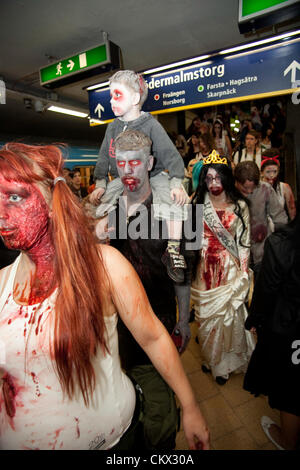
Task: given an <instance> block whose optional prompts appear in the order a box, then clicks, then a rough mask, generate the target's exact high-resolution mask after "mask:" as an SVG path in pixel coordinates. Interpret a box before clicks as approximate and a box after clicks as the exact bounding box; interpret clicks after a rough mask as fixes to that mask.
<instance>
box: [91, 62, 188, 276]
mask: <svg viewBox="0 0 300 470" xmlns="http://www.w3.org/2000/svg"><path fill="white" fill-rule="evenodd" d="M110 95H111V100H110V102H111V108H112V111H113V113H114V115H115V116H116V119H115V120H114V121H113V122H112V123H110V124H109V125H108V127H107V130H106V133H105V136H104V140H103V142H102V145H101V148H100V152H99V158H98V161H97V164H96V167H95V172H94V177H95V180H96V189H95V190H94V191H93V193H92V194H91V195H90V201H91V202H92V203H93V204H95V205H98V204H99V203H100V200H101V203H102V204H104V205H106V204H111V205H112V206H114V204H115V203H116V201H117V199H118V197H119V196H120V194H121V193H122V191H123V185H122V183H123V182H122V181H121V180H120V179H119V177H118V171H117V166H116V154H115V140H116V138H117V136H118V135H119V134H120V133H122V132H124V131H125V130H126V129H133V130H137V131H139V132H143V133H144V134H146V135H147V136H148V137H149V138H150V139H151V141H152V148H151V154H152V155H153V157H154V160H153V165H152V168H151V172H150V183H151V187H152V191H153V200H154V204H155V208H156V209H155V210H156V215H157V217H159V218H160V219H161V220H165V221H166V223H167V228H168V235H169V241H168V244H167V248H166V251H165V253H164V256H163V263H164V264H165V265H166V268H167V272H168V275H169V276H170V278H171V279H172V280H173V281H175V282H184V269H185V268H186V263H185V260H184V257H183V255H182V254H181V253H180V242H181V237H182V222H183V220H185V219H186V217H187V211H186V209H185V208H184V207H182V206H184V204H185V203H187V202H189V199H188V196H187V194H186V192H185V190H184V189H183V187H182V181H183V179H184V163H183V159H182V157H181V156H180V154H179V153H178V151H177V149H176V147H175V145H174V144H173V142H172V141H171V139H170V138H169V136H168V134H167V133H166V131H165V130H164V128H163V127H162V126H161V124H159V122H158V121H157V120H156V119H154V118H153V116H152V115H151V114H149V113H146V112H144V111H142V110H141V109H142V106H143V104H144V102H145V100H146V98H147V95H148V88H147V83H146V82H145V80H144V78H143V77H142V75H140V74H138V73H136V72H134V71H132V70H121V71H119V72H116V73H115V74H114V75H113V76H112V77H111V79H110ZM108 173H110V175H111V176H112V177H113V178H114V179H113V181H110V182H109V183H108ZM127 186H128V188H130V180H129V179H128V185H127ZM131 186H132V189H133V188H134V186H135V182H134V181H133V182H132V185H131ZM102 207H104V206H102ZM96 215H97V218H101V217H102V216H103V212H102V208H101V207H100V208H98V209H97V211H96Z"/></svg>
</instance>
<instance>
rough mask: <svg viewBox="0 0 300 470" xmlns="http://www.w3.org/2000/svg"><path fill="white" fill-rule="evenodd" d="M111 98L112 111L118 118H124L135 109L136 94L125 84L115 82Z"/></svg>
mask: <svg viewBox="0 0 300 470" xmlns="http://www.w3.org/2000/svg"><path fill="white" fill-rule="evenodd" d="M110 96H111V99H110V104H111V109H112V111H113V113H114V115H115V116H116V117H124V116H126V115H127V114H128V113H130V112H131V111H132V109H133V108H134V105H135V99H136V92H135V91H133V90H131V89H130V88H129V87H128V86H126V85H124V84H123V83H119V82H113V83H112V84H111V85H110Z"/></svg>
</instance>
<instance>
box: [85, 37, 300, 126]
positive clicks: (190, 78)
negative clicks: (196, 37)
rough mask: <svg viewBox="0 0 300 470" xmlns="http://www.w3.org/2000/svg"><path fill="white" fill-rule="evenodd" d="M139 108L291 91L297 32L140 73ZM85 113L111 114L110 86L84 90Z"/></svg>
mask: <svg viewBox="0 0 300 470" xmlns="http://www.w3.org/2000/svg"><path fill="white" fill-rule="evenodd" d="M144 78H145V80H146V81H147V84H148V98H147V100H146V102H145V104H144V105H143V110H144V111H149V112H153V113H154V114H158V113H163V112H170V111H180V110H186V109H189V108H197V107H202V106H209V105H212V104H220V103H224V102H230V101H240V100H244V99H255V98H259V97H263V96H267V95H272V94H284V93H291V92H292V91H294V88H296V87H297V86H299V83H300V82H299V81H298V83H297V84H295V83H294V82H296V81H297V78H298V79H299V80H300V38H299V39H294V40H291V41H289V42H282V43H280V44H276V45H272V46H267V47H263V48H260V49H257V50H254V51H248V52H243V53H239V54H235V55H227V56H222V55H217V56H215V57H212V58H211V60H209V61H206V62H200V63H197V64H193V65H190V66H187V67H184V68H178V69H173V70H171V71H168V72H163V73H155V74H153V75H145V76H144ZM89 108H90V117H91V118H93V119H96V120H101V121H108V120H111V119H114V114H113V112H112V110H111V106H110V94H109V88H108V87H107V88H105V89H101V88H100V89H96V90H91V91H89Z"/></svg>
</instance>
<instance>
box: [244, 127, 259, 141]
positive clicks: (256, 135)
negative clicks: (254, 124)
mask: <svg viewBox="0 0 300 470" xmlns="http://www.w3.org/2000/svg"><path fill="white" fill-rule="evenodd" d="M248 134H250V135H252V137H255V139H256V140H257V141H258V140H259V132H257V131H255V130H253V129H250V130H249V131H248V132H246V135H245V138H246V137H247V135H248Z"/></svg>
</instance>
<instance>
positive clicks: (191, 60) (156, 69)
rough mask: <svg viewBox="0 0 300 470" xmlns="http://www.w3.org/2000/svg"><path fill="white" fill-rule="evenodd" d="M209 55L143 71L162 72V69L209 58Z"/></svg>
mask: <svg viewBox="0 0 300 470" xmlns="http://www.w3.org/2000/svg"><path fill="white" fill-rule="evenodd" d="M208 57H210V54H207V55H201V56H199V57H194V58H192V59H186V60H181V61H180V62H174V63H173V64H168V65H162V66H161V67H156V68H154V69H149V70H146V71H145V72H143V73H144V74H149V73H154V72H160V71H161V70H166V69H173V68H174V67H180V66H181V65H185V64H191V63H193V62H199V61H200V60H204V59H207V58H208Z"/></svg>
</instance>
